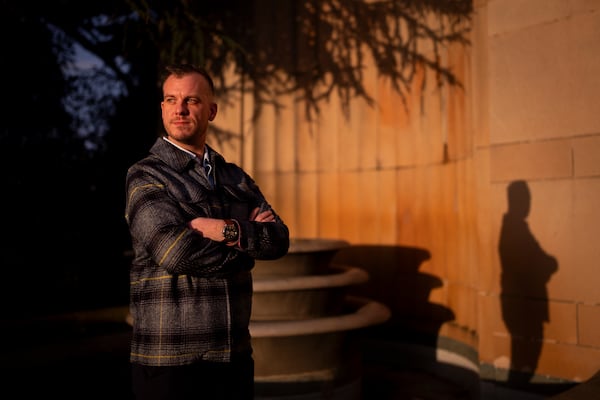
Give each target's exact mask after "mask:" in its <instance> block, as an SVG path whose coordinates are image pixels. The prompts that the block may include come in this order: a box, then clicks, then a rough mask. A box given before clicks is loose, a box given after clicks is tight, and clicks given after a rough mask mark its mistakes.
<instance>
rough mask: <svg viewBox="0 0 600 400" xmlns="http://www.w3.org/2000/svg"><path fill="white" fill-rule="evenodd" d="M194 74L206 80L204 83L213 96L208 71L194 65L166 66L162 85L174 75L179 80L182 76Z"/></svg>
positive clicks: (213, 92) (213, 91) (211, 81)
mask: <svg viewBox="0 0 600 400" xmlns="http://www.w3.org/2000/svg"><path fill="white" fill-rule="evenodd" d="M194 73H196V74H200V75H202V76H203V77H204V79H206V81H207V82H208V87H209V88H210V92H211V93H212V94H215V84H214V82H213V80H212V77H211V76H210V74H209V73H208V71H207V70H206V69H204V68H202V67H199V66H197V65H194V64H189V63H180V64H169V65H167V66H166V67H165V71H164V73H163V77H162V83H163V84H164V83H165V81H166V80H167V78H168V77H169V76H171V75H175V76H176V77H178V78H180V77H182V76H184V75H188V74H194Z"/></svg>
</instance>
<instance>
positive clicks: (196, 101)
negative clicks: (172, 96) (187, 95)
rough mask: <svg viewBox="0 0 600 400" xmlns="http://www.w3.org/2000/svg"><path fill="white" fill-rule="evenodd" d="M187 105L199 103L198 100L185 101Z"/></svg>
mask: <svg viewBox="0 0 600 400" xmlns="http://www.w3.org/2000/svg"><path fill="white" fill-rule="evenodd" d="M187 103H188V104H198V103H200V100H198V99H187Z"/></svg>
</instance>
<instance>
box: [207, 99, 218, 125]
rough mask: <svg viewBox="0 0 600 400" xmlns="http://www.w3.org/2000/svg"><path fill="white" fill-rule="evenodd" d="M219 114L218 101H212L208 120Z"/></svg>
mask: <svg viewBox="0 0 600 400" xmlns="http://www.w3.org/2000/svg"><path fill="white" fill-rule="evenodd" d="M216 116H217V103H212V104H211V105H210V114H209V115H208V120H209V121H212V120H213V119H215V117H216Z"/></svg>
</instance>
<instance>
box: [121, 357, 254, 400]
mask: <svg viewBox="0 0 600 400" xmlns="http://www.w3.org/2000/svg"><path fill="white" fill-rule="evenodd" d="M131 383H132V390H133V394H134V398H135V399H136V400H192V399H193V400H212V399H215V400H252V399H253V398H254V360H253V359H252V357H251V356H247V357H241V358H239V359H236V360H234V361H232V362H230V363H218V362H208V361H201V362H197V363H194V364H190V365H183V366H176V367H149V366H145V365H138V364H132V365H131Z"/></svg>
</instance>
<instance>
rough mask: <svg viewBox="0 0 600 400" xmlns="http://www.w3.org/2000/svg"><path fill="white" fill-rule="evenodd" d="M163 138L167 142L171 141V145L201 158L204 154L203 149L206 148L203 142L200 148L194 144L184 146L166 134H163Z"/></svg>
mask: <svg viewBox="0 0 600 400" xmlns="http://www.w3.org/2000/svg"><path fill="white" fill-rule="evenodd" d="M163 139H165V140H166V141H167V142H169V143H171V144H172V145H173V146H175V147H177V148H178V149H180V150H183V151H185V152H188V153H191V154H193V155H195V156H196V157H200V158H202V157H203V155H204V151H205V149H206V146H205V145H204V144H203V145H202V147H201V148H199V149H198V148H197V147H196V146H194V147H191V146H185V145H183V144H182V143H180V142H178V141H176V140H173V139H171V138H170V137H168V136H163Z"/></svg>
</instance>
